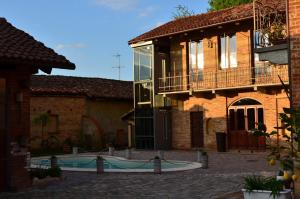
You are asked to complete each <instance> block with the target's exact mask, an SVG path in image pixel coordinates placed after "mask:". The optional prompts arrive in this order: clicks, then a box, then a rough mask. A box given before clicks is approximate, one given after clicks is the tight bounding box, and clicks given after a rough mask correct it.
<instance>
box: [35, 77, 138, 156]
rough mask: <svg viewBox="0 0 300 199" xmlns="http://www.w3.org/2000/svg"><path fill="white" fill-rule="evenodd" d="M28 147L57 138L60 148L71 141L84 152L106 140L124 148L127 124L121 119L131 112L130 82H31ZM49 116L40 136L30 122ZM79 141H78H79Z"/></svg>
mask: <svg viewBox="0 0 300 199" xmlns="http://www.w3.org/2000/svg"><path fill="white" fill-rule="evenodd" d="M31 93H32V98H31V106H30V115H31V138H32V140H33V141H32V142H31V147H32V149H33V150H34V149H36V148H39V147H40V142H41V139H33V138H42V136H43V139H47V138H49V136H55V137H57V138H58V140H59V142H60V144H59V145H62V144H63V142H64V140H66V139H68V138H71V139H72V140H73V141H74V142H81V143H82V142H84V143H82V144H84V145H85V147H87V148H98V149H99V148H103V147H105V145H106V144H108V142H109V139H113V140H115V144H116V145H118V146H123V147H124V146H127V123H126V122H123V121H122V120H121V116H122V115H123V114H124V113H126V112H128V111H129V110H131V109H132V107H133V103H132V99H133V94H132V82H130V81H118V80H110V79H102V78H86V77H67V76H42V75H34V76H32V78H31ZM43 113H49V117H50V121H49V123H48V124H47V125H46V126H45V132H44V135H41V126H40V124H36V123H34V119H35V118H36V117H38V116H39V115H40V114H43ZM79 139H81V140H79Z"/></svg>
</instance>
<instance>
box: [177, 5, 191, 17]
mask: <svg viewBox="0 0 300 199" xmlns="http://www.w3.org/2000/svg"><path fill="white" fill-rule="evenodd" d="M175 9H176V11H175V12H173V19H179V18H183V17H188V16H192V15H194V12H193V11H190V10H189V9H188V8H187V7H186V6H184V5H178V6H176V7H175Z"/></svg>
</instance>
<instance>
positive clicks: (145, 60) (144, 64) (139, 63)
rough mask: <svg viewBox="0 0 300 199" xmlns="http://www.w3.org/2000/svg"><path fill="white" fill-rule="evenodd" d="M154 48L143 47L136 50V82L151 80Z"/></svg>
mask: <svg viewBox="0 0 300 199" xmlns="http://www.w3.org/2000/svg"><path fill="white" fill-rule="evenodd" d="M152 49H153V47H152V46H151V45H150V46H142V47H137V48H135V49H134V80H135V81H143V80H150V79H151V72H152V57H153V56H152V55H153V52H152Z"/></svg>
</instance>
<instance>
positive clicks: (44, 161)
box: [31, 156, 194, 170]
mask: <svg viewBox="0 0 300 199" xmlns="http://www.w3.org/2000/svg"><path fill="white" fill-rule="evenodd" d="M31 164H32V165H33V166H37V167H38V166H50V159H49V158H36V159H33V160H32V162H31ZM191 164H194V163H191V162H180V161H165V160H162V169H177V168H178V169H180V168H181V169H180V170H182V168H185V167H188V166H190V165H191ZM58 165H59V166H60V167H62V168H76V169H96V156H69V157H58ZM104 169H109V170H130V169H132V170H134V169H136V170H139V169H143V170H144V169H149V170H150V169H153V160H147V161H146V160H145V161H137V160H126V159H120V158H115V157H110V156H106V157H104Z"/></svg>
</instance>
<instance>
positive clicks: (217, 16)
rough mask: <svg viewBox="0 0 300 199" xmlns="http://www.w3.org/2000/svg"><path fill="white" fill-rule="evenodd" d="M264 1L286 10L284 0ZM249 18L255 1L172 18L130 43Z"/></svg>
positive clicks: (251, 17)
mask: <svg viewBox="0 0 300 199" xmlns="http://www.w3.org/2000/svg"><path fill="white" fill-rule="evenodd" d="M263 3H264V4H270V5H271V4H272V5H274V4H276V6H278V7H279V9H283V10H285V4H284V0H263ZM247 19H253V3H249V4H243V5H240V6H236V7H231V8H227V9H223V10H218V11H211V12H207V13H203V14H198V15H193V16H189V17H183V18H179V19H176V20H172V21H170V22H168V23H166V24H163V25H161V26H159V27H157V28H154V29H153V30H150V31H148V32H146V33H144V34H142V35H140V36H138V37H135V38H134V39H132V40H130V41H129V42H128V43H129V44H134V43H138V42H142V41H148V40H152V39H156V38H160V37H164V36H171V35H174V34H178V33H183V32H188V31H192V30H197V29H201V28H207V27H211V26H217V25H220V24H225V23H230V22H235V21H241V20H247Z"/></svg>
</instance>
